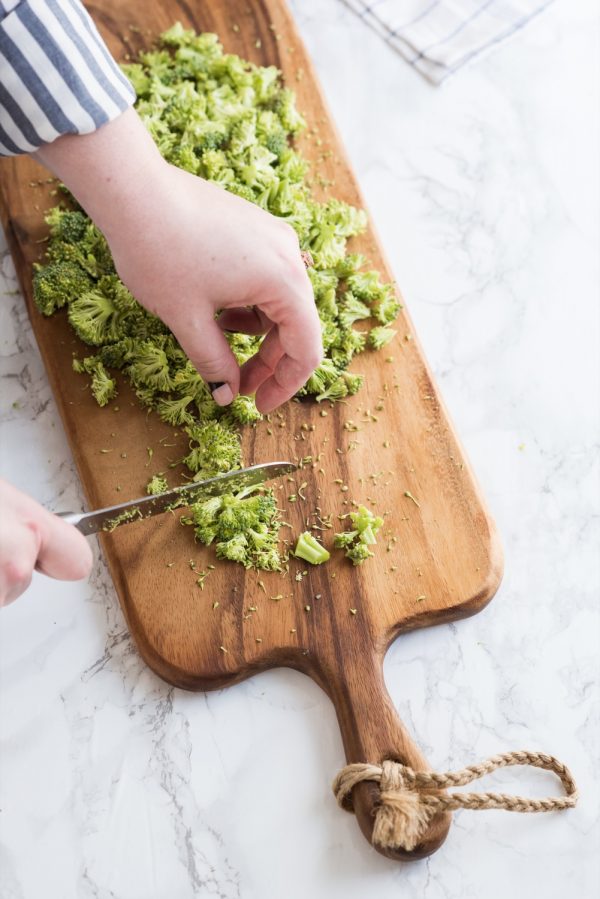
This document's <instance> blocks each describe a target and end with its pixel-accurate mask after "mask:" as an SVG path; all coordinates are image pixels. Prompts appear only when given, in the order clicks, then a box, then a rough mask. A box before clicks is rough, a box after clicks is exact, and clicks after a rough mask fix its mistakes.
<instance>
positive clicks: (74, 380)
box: [0, 0, 502, 858]
mask: <svg viewBox="0 0 600 899" xmlns="http://www.w3.org/2000/svg"><path fill="white" fill-rule="evenodd" d="M88 7H89V9H90V12H91V13H92V15H93V17H94V19H95V20H96V22H97V23H98V25H99V28H100V30H101V32H102V33H103V35H104V37H105V38H106V39H107V41H108V43H109V45H110V47H111V49H112V51H113V52H114V53H115V55H116V56H117V58H119V59H123V58H124V57H125V56H126V54H131V55H135V53H136V52H137V51H138V50H139V49H142V48H143V47H144V46H147V45H148V44H149V43H150V42H151V40H152V36H154V35H156V34H158V33H159V32H160V31H162V30H164V29H165V28H167V27H169V26H170V25H172V24H173V22H174V21H175V20H177V19H179V20H181V21H182V22H183V23H184V24H185V25H186V26H189V25H192V26H193V27H194V28H196V29H197V30H209V31H215V32H217V33H218V34H219V35H220V36H221V39H222V41H223V43H224V45H225V49H226V50H227V51H232V52H235V53H239V54H241V55H242V56H244V57H246V58H248V59H251V60H253V61H255V62H257V63H261V64H275V65H277V66H278V67H279V68H281V69H282V70H283V73H284V77H285V79H286V81H287V83H288V84H289V85H290V86H291V87H292V88H293V89H294V90H295V91H296V93H297V96H298V106H299V108H300V110H301V111H302V112H303V113H304V115H305V116H306V118H307V121H308V125H309V128H308V131H307V133H306V134H305V135H304V136H303V137H302V138H301V139H300V140H299V142H298V143H299V145H300V148H301V150H302V152H303V153H304V154H305V155H307V156H308V157H309V158H310V159H311V160H312V161H313V164H314V172H315V178H314V181H315V183H317V182H318V181H319V179H320V178H321V179H325V180H324V181H323V183H326V182H327V180H328V181H330V182H331V184H330V185H329V186H328V188H327V193H328V195H333V196H336V197H339V198H341V199H343V200H346V201H348V202H350V203H354V204H358V205H360V206H364V202H363V200H362V198H361V196H360V192H359V190H358V187H357V185H356V181H355V179H354V176H353V174H352V171H351V169H350V167H349V164H348V161H347V159H346V157H345V155H344V151H343V148H342V146H341V143H340V140H339V138H338V135H337V133H336V130H335V127H334V125H333V122H332V120H331V118H330V115H329V113H328V111H327V109H326V107H325V104H324V100H323V97H322V95H321V92H320V89H319V85H318V83H317V80H316V77H315V74H314V72H313V69H312V66H311V64H310V61H309V59H308V57H307V55H306V51H305V49H304V47H303V45H302V43H301V41H300V38H299V36H298V33H297V31H296V28H295V26H294V23H293V21H292V18H291V16H290V14H289V12H288V11H287V9H286V7H285V5H284V3H283V2H282V0H251V2H249V0H244V2H224V0H223V2H210V3H208V2H196V0H193V2H188V3H184V2H176V0H129V2H128V3H126V4H125V3H121V2H119V0H99V2H96V3H93V4H88ZM329 151H331V153H330V152H329ZM47 177H48V175H47V173H46V172H45V171H44V170H43V169H41V168H39V167H38V166H37V165H36V164H35V163H34V162H33V161H31V160H30V159H28V158H19V159H5V160H3V161H2V163H1V165H0V178H1V211H2V218H3V222H4V225H5V228H6V231H7V235H8V239H9V241H10V245H11V249H12V252H13V256H14V260H15V263H16V267H17V271H18V274H19V278H20V282H21V286H22V288H23V292H24V294H25V297H26V299H27V304H28V307H29V312H30V316H31V320H32V323H33V327H34V331H35V335H36V337H37V340H38V344H39V347H40V350H41V353H42V356H43V358H44V362H45V365H46V369H47V372H48V376H49V378H50V382H51V384H52V388H53V390H54V394H55V397H56V401H57V404H58V407H59V409H60V413H61V416H62V418H63V422H64V425H65V430H66V432H67V435H68V438H69V441H70V443H71V448H72V450H73V455H74V457H75V460H76V463H77V467H78V470H79V474H80V476H81V480H82V483H83V486H84V489H85V493H86V496H87V500H88V503H89V507H90V508H94V507H99V506H104V505H111V504H113V503H116V502H120V501H123V500H125V499H128V498H134V497H136V496H139V495H141V494H142V493H143V492H144V489H145V484H146V482H147V480H148V478H149V477H150V476H151V475H152V474H154V473H155V472H157V471H161V470H163V469H166V470H167V471H169V469H168V468H167V466H168V464H169V462H170V461H172V460H176V459H178V458H181V456H182V455H183V454H184V452H183V451H184V450H185V441H184V440H183V439H182V437H181V435H178V436H177V437H174V436H173V435H174V432H173V429H172V428H170V427H168V426H166V425H164V424H162V423H161V422H160V421H158V420H157V419H156V417H155V416H154V415H148V414H147V412H146V410H144V409H142V408H141V407H140V406H139V404H138V402H137V400H136V398H135V396H134V395H133V394H132V393H131V391H130V390H129V389H128V388H127V387H126V386H124V385H123V386H121V389H120V394H119V397H118V399H117V400H116V401H115V402H113V403H112V404H111V406H109V407H107V408H105V409H100V408H99V407H98V406H97V405H96V403H95V402H94V400H93V398H92V397H91V395H90V392H89V390H88V389H87V388H86V386H85V383H86V380H85V378H82V376H80V375H76V374H74V373H73V371H72V368H71V360H72V354H73V353H77V354H78V355H82V354H83V352H84V348H83V347H82V345H81V344H80V343H79V341H78V340H77V339H76V338H75V337H74V336H73V334H72V332H71V330H70V328H69V327H68V324H67V320H66V317H65V315H64V313H61V314H58V315H56V316H54V317H53V318H50V319H45V318H43V317H42V316H41V315H40V314H39V313H38V312H37V311H36V310H35V309H34V307H33V305H32V294H31V271H32V264H33V263H34V262H35V261H36V260H38V259H40V258H41V257H42V254H43V249H44V243H43V239H44V236H45V234H46V227H45V225H44V223H43V211H44V210H45V209H46V208H48V207H49V206H50V205H52V204H53V203H54V202H55V201H54V199H53V198H52V196H51V191H52V188H53V185H52V184H49V183H47V182H46V180H45V179H47ZM322 196H325V193H324V192H322ZM353 249H355V250H358V251H361V252H364V253H365V254H366V255H367V257H368V258H369V260H370V263H371V265H372V267H376V268H379V269H380V270H382V271H383V272H386V273H387V276H388V277H389V278H390V279H391V275H390V273H389V269H388V268H387V266H386V263H385V261H384V258H383V253H382V250H381V247H380V246H379V244H378V242H377V238H376V236H375V234H374V231H373V229H371V230H370V231H369V232H368V233H367V234H366V236H364V237H362V238H360V239H357V240H355V241H354V242H353ZM398 327H399V334H398V337H397V338H396V339H395V340H394V342H393V343H392V344H391V345H390V346H389V347H388V348H386V349H385V350H383V351H382V352H379V353H365V354H363V355H362V356H359V357H358V358H357V359H356V360H355V362H354V364H353V366H352V368H353V370H355V371H360V372H363V373H364V374H365V375H366V386H365V387H364V388H363V390H362V391H361V392H360V393H359V394H358V395H357V396H355V397H352V398H351V399H349V400H348V402H344V403H341V404H338V405H336V406H335V407H333V408H332V407H330V406H329V404H326V407H325V410H323V407H322V406H317V405H316V404H312V403H294V402H292V403H289V404H288V405H287V406H286V407H285V408H283V409H282V410H280V412H279V413H277V414H276V415H274V416H273V417H272V421H271V422H270V423H269V422H261V423H260V424H259V425H257V426H256V427H255V428H250V429H248V430H247V431H246V433H245V437H244V458H245V462H246V463H247V464H250V463H253V462H260V461H267V460H274V459H293V460H295V459H298V458H301V457H307V456H312V457H313V460H314V459H315V458H316V457H319V461H318V462H317V463H315V464H312V463H311V462H309V463H308V464H307V465H306V466H305V467H304V468H303V469H302V470H300V471H299V472H298V474H297V477H295V478H294V479H293V481H292V482H286V481H283V482H280V483H279V485H278V488H277V489H278V490H279V491H280V492H279V495H280V496H281V498H282V504H283V505H284V506H285V507H286V515H285V517H286V519H287V521H288V522H289V523H290V525H291V530H290V531H289V533H290V535H292V534H293V535H297V534H299V533H300V532H301V531H302V530H303V529H304V526H305V523H306V519H307V515H308V513H309V512H310V511H312V510H313V508H314V507H315V505H318V506H319V507H320V508H321V510H322V513H321V514H322V516H323V517H324V516H325V515H327V514H331V515H333V521H334V525H335V528H336V529H337V530H341V529H342V527H341V526H340V524H339V522H338V521H337V518H336V516H337V515H338V514H343V513H344V512H346V511H348V510H349V509H350V508H351V507H350V506H349V505H348V503H349V502H350V500H352V499H355V500H357V501H359V502H365V503H367V504H368V505H370V506H372V507H373V508H374V509H375V510H376V511H378V512H379V513H380V514H382V513H384V512H386V513H387V515H386V526H385V529H384V534H386V535H393V536H394V537H395V538H396V539H395V540H392V539H391V536H388V537H387V538H386V537H385V536H384V538H383V539H381V540H380V545H379V546H378V547H377V548H376V557H375V558H374V559H370V560H368V561H367V563H366V564H364V565H363V566H362V567H360V568H353V567H352V565H351V564H350V563H349V562H348V561H347V560H346V559H344V558H343V556H342V554H341V553H340V552H336V553H334V554H332V559H331V562H330V563H329V564H327V565H326V566H323V567H315V568H312V567H311V566H309V565H306V564H304V563H302V562H298V561H297V560H291V562H290V570H289V573H288V574H285V575H281V574H269V575H265V574H257V573H256V572H248V573H246V572H244V570H243V569H242V568H241V567H240V566H237V565H233V564H219V565H218V566H217V567H216V568H215V570H214V571H211V572H210V574H209V576H208V577H207V579H206V580H205V582H204V589H200V587H199V586H198V585H197V584H196V581H197V577H198V575H197V571H198V570H206V569H207V565H209V564H212V563H214V561H215V559H214V554H213V552H212V551H211V550H208V549H206V548H204V547H200V546H197V545H195V544H194V542H193V535H192V531H191V529H190V528H183V527H181V525H180V524H179V523H178V517H177V516H170V515H165V516H162V517H161V518H158V519H154V520H150V521H145V522H140V523H137V524H132V525H130V526H128V527H124V528H120V529H118V530H116V531H115V532H114V533H112V534H107V535H104V536H102V537H101V542H102V545H103V548H104V552H105V556H106V559H107V561H108V564H109V567H110V570H111V573H112V576H113V579H114V582H115V585H116V588H117V591H118V595H119V598H120V601H121V604H122V607H123V611H124V613H125V616H126V618H127V622H128V625H129V627H130V629H131V632H132V634H133V635H134V637H135V639H136V641H137V645H138V647H139V650H140V653H141V654H142V656H143V658H144V659H145V661H146V662H147V664H148V665H149V666H150V667H151V668H152V669H153V670H154V671H155V672H156V673H157V674H158V675H159V676H160V677H162V678H164V679H165V680H167V681H169V682H170V683H172V684H175V685H177V686H180V687H183V688H186V689H192V690H210V689H216V688H220V687H223V686H225V685H227V684H233V683H236V682H238V681H240V680H243V679H244V678H246V677H248V676H250V675H251V674H253V673H254V672H256V671H261V670H264V669H266V668H272V667H277V666H289V667H291V668H296V669H298V670H300V671H304V672H305V673H306V674H308V675H309V676H310V677H312V678H313V679H314V680H315V681H317V683H319V684H320V685H321V686H322V688H323V689H324V690H325V691H326V692H327V693H328V695H329V696H330V697H331V699H332V701H333V703H334V705H335V708H336V712H337V716H338V720H339V724H340V728H341V732H342V736H343V741H344V747H345V751H346V758H347V760H348V762H359V761H368V762H374V763H379V762H381V761H382V760H384V759H387V758H393V759H397V760H400V761H403V762H405V763H407V764H409V765H412V766H413V767H414V768H417V769H421V770H425V769H426V768H427V764H426V762H425V760H424V759H423V757H422V755H421V753H420V751H419V750H418V748H417V747H416V745H415V744H414V743H413V741H412V739H411V737H410V736H409V735H408V733H407V731H406V730H405V728H404V726H403V725H402V723H401V722H400V720H399V718H398V716H397V714H396V710H395V708H394V704H393V703H392V701H391V699H390V697H389V696H388V694H387V692H386V688H385V685H384V681H383V675H382V662H383V657H384V655H385V652H386V649H387V647H388V646H389V645H390V643H391V641H392V640H394V638H395V637H396V636H397V635H398V634H400V633H401V632H403V631H407V630H411V629H413V628H417V627H426V626H429V625H432V624H437V623H440V622H445V621H452V620H454V619H456V618H462V617H464V616H466V615H471V614H473V613H475V612H477V611H479V610H480V609H481V608H482V607H483V606H484V605H485V604H486V603H487V602H488V601H489V599H490V598H491V597H492V596H493V594H494V592H495V591H496V589H497V587H498V584H499V581H500V578H501V572H502V559H501V549H500V546H499V543H498V539H497V536H496V533H495V530H494V525H493V523H492V521H491V519H490V517H489V515H488V513H487V511H486V509H485V506H484V504H483V501H482V498H481V496H480V493H479V490H478V488H477V485H476V483H475V480H474V477H473V474H472V472H471V470H470V468H469V465H468V463H467V461H466V459H465V456H464V453H463V451H462V449H461V447H460V445H459V444H458V441H457V437H456V434H455V433H454V431H453V428H452V425H451V423H450V421H449V419H448V415H447V413H446V411H445V409H444V406H443V404H442V401H441V399H440V397H439V395H438V393H437V389H436V387H435V385H434V384H433V381H432V377H431V373H430V371H429V368H428V366H427V364H426V362H425V360H424V357H423V353H422V350H421V348H420V346H419V342H418V340H417V339H416V337H415V334H414V331H413V328H412V325H411V322H410V319H409V317H408V315H407V314H406V313H402V315H401V317H400V319H399V324H398ZM323 411H326V412H327V415H326V416H325V415H323ZM303 482H306V486H305V487H304V488H303V489H301V490H299V487H300V485H301V484H302V483H303ZM171 483H172V484H173V485H175V484H176V483H177V476H176V475H173V474H172V473H171ZM346 488H347V489H346ZM292 493H295V494H296V495H299V494H300V493H302V494H304V496H305V497H306V500H305V501H303V500H301V499H298V501H297V502H296V503H295V504H286V503H285V497H286V496H287V495H288V494H292ZM57 511H59V510H57ZM311 520H312V519H311ZM283 533H284V536H285V535H286V533H287V532H286V529H284V531H283ZM332 533H333V532H332V531H325V532H324V538H325V543H326V544H330V543H331V540H332ZM192 566H194V567H192ZM194 569H195V570H194ZM409 689H410V685H409V684H407V685H406V690H407V692H408V690H409ZM340 761H341V760H340ZM331 774H332V775H333V774H334V772H331ZM376 797H377V789H376V787H375V785H373V784H370V783H363V784H361V785H360V786H359V787H357V788H356V790H355V796H354V804H355V810H356V812H357V817H358V820H359V823H360V826H361V829H362V830H363V832H364V834H365V835H366V836H367V838H370V834H371V830H372V825H373V806H374V803H375V802H376ZM448 826H449V816H448V815H447V814H444V815H438V816H437V817H436V818H434V819H433V820H432V822H431V824H430V826H429V829H428V831H427V833H426V835H425V837H424V838H423V840H422V842H421V843H420V844H419V846H418V847H417V848H416V849H415V850H414V851H413V852H412V853H405V852H401V851H398V852H396V853H394V854H393V855H394V857H396V858H418V857H422V856H424V855H427V854H429V853H431V852H432V851H434V850H435V849H436V848H437V847H438V846H439V845H440V844H441V843H442V842H443V840H444V838H445V836H446V833H447V830H448Z"/></svg>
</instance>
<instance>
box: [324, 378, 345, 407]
mask: <svg viewBox="0 0 600 899" xmlns="http://www.w3.org/2000/svg"><path fill="white" fill-rule="evenodd" d="M345 396H348V387H347V384H346V382H345V380H344V378H342V377H340V376H338V377H337V378H336V379H335V381H333V382H332V383H331V384H330V385H329V387H327V388H326V389H325V390H323V391H322V392H321V393H320V394H319V395H318V396H317V402H318V403H322V402H323V400H331V401H332V402H335V400H341V399H343V398H344V397H345Z"/></svg>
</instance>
